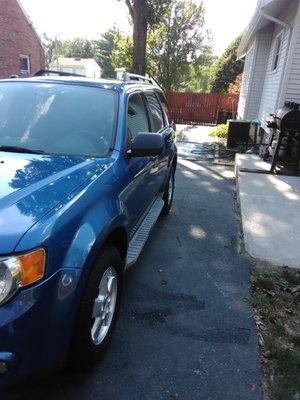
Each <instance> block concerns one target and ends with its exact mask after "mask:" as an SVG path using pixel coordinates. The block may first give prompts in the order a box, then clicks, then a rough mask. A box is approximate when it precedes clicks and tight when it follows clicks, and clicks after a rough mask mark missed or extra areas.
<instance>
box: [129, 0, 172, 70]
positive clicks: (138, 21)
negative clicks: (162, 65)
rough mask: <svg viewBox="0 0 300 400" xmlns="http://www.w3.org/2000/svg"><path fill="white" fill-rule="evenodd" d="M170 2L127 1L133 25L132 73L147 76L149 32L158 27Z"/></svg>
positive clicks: (159, 0)
mask: <svg viewBox="0 0 300 400" xmlns="http://www.w3.org/2000/svg"><path fill="white" fill-rule="evenodd" d="M169 2H170V0H125V3H126V5H127V7H128V10H129V14H130V17H131V19H132V23H133V64H132V72H133V73H136V74H141V75H145V73H146V69H147V67H146V46H147V35H148V30H149V29H152V28H153V27H154V26H156V25H157V24H158V23H159V21H160V19H161V16H162V15H163V14H164V11H165V9H166V7H167V6H168V3H169Z"/></svg>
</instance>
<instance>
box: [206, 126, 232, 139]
mask: <svg viewBox="0 0 300 400" xmlns="http://www.w3.org/2000/svg"><path fill="white" fill-rule="evenodd" d="M209 136H212V137H218V138H221V139H226V138H227V136H228V124H221V125H217V126H216V127H215V128H214V129H213V130H212V131H211V132H210V133H209Z"/></svg>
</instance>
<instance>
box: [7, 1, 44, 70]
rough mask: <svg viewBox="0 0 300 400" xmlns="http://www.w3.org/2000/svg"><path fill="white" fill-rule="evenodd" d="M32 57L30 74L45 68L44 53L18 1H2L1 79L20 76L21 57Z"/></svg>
mask: <svg viewBox="0 0 300 400" xmlns="http://www.w3.org/2000/svg"><path fill="white" fill-rule="evenodd" d="M20 54H22V55H28V56H29V57H30V72H31V73H34V72H36V71H38V70H40V69H42V68H44V51H43V48H42V46H41V43H40V41H39V39H38V38H37V36H36V33H35V31H34V29H33V28H32V26H31V25H30V23H29V21H28V19H27V18H26V16H25V15H24V13H23V11H22V9H21V7H20V6H19V4H18V2H17V0H0V78H7V77H9V76H10V75H12V74H16V75H20V60H19V56H20Z"/></svg>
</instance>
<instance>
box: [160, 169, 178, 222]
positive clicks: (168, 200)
mask: <svg viewBox="0 0 300 400" xmlns="http://www.w3.org/2000/svg"><path fill="white" fill-rule="evenodd" d="M174 185H175V168H174V166H172V168H171V170H170V175H169V179H168V182H167V185H166V188H165V192H164V196H163V200H164V203H165V204H164V208H163V209H162V214H163V215H166V214H168V213H169V212H170V210H171V208H172V203H173V197H174Z"/></svg>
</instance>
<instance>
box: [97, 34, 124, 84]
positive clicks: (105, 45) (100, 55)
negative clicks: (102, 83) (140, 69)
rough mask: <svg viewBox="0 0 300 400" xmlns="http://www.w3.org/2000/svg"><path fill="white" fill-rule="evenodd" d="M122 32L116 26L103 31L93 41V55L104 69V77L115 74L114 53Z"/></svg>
mask: <svg viewBox="0 0 300 400" xmlns="http://www.w3.org/2000/svg"><path fill="white" fill-rule="evenodd" d="M119 36H120V33H119V31H118V30H117V29H116V28H112V29H109V30H108V31H107V32H105V33H103V35H102V36H101V38H100V39H98V40H93V41H92V47H93V55H94V58H95V60H96V62H97V63H98V64H99V65H100V67H101V69H102V77H103V78H112V77H114V76H115V70H114V63H113V61H112V57H113V53H114V51H115V49H116V46H117V43H118V40H119Z"/></svg>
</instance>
